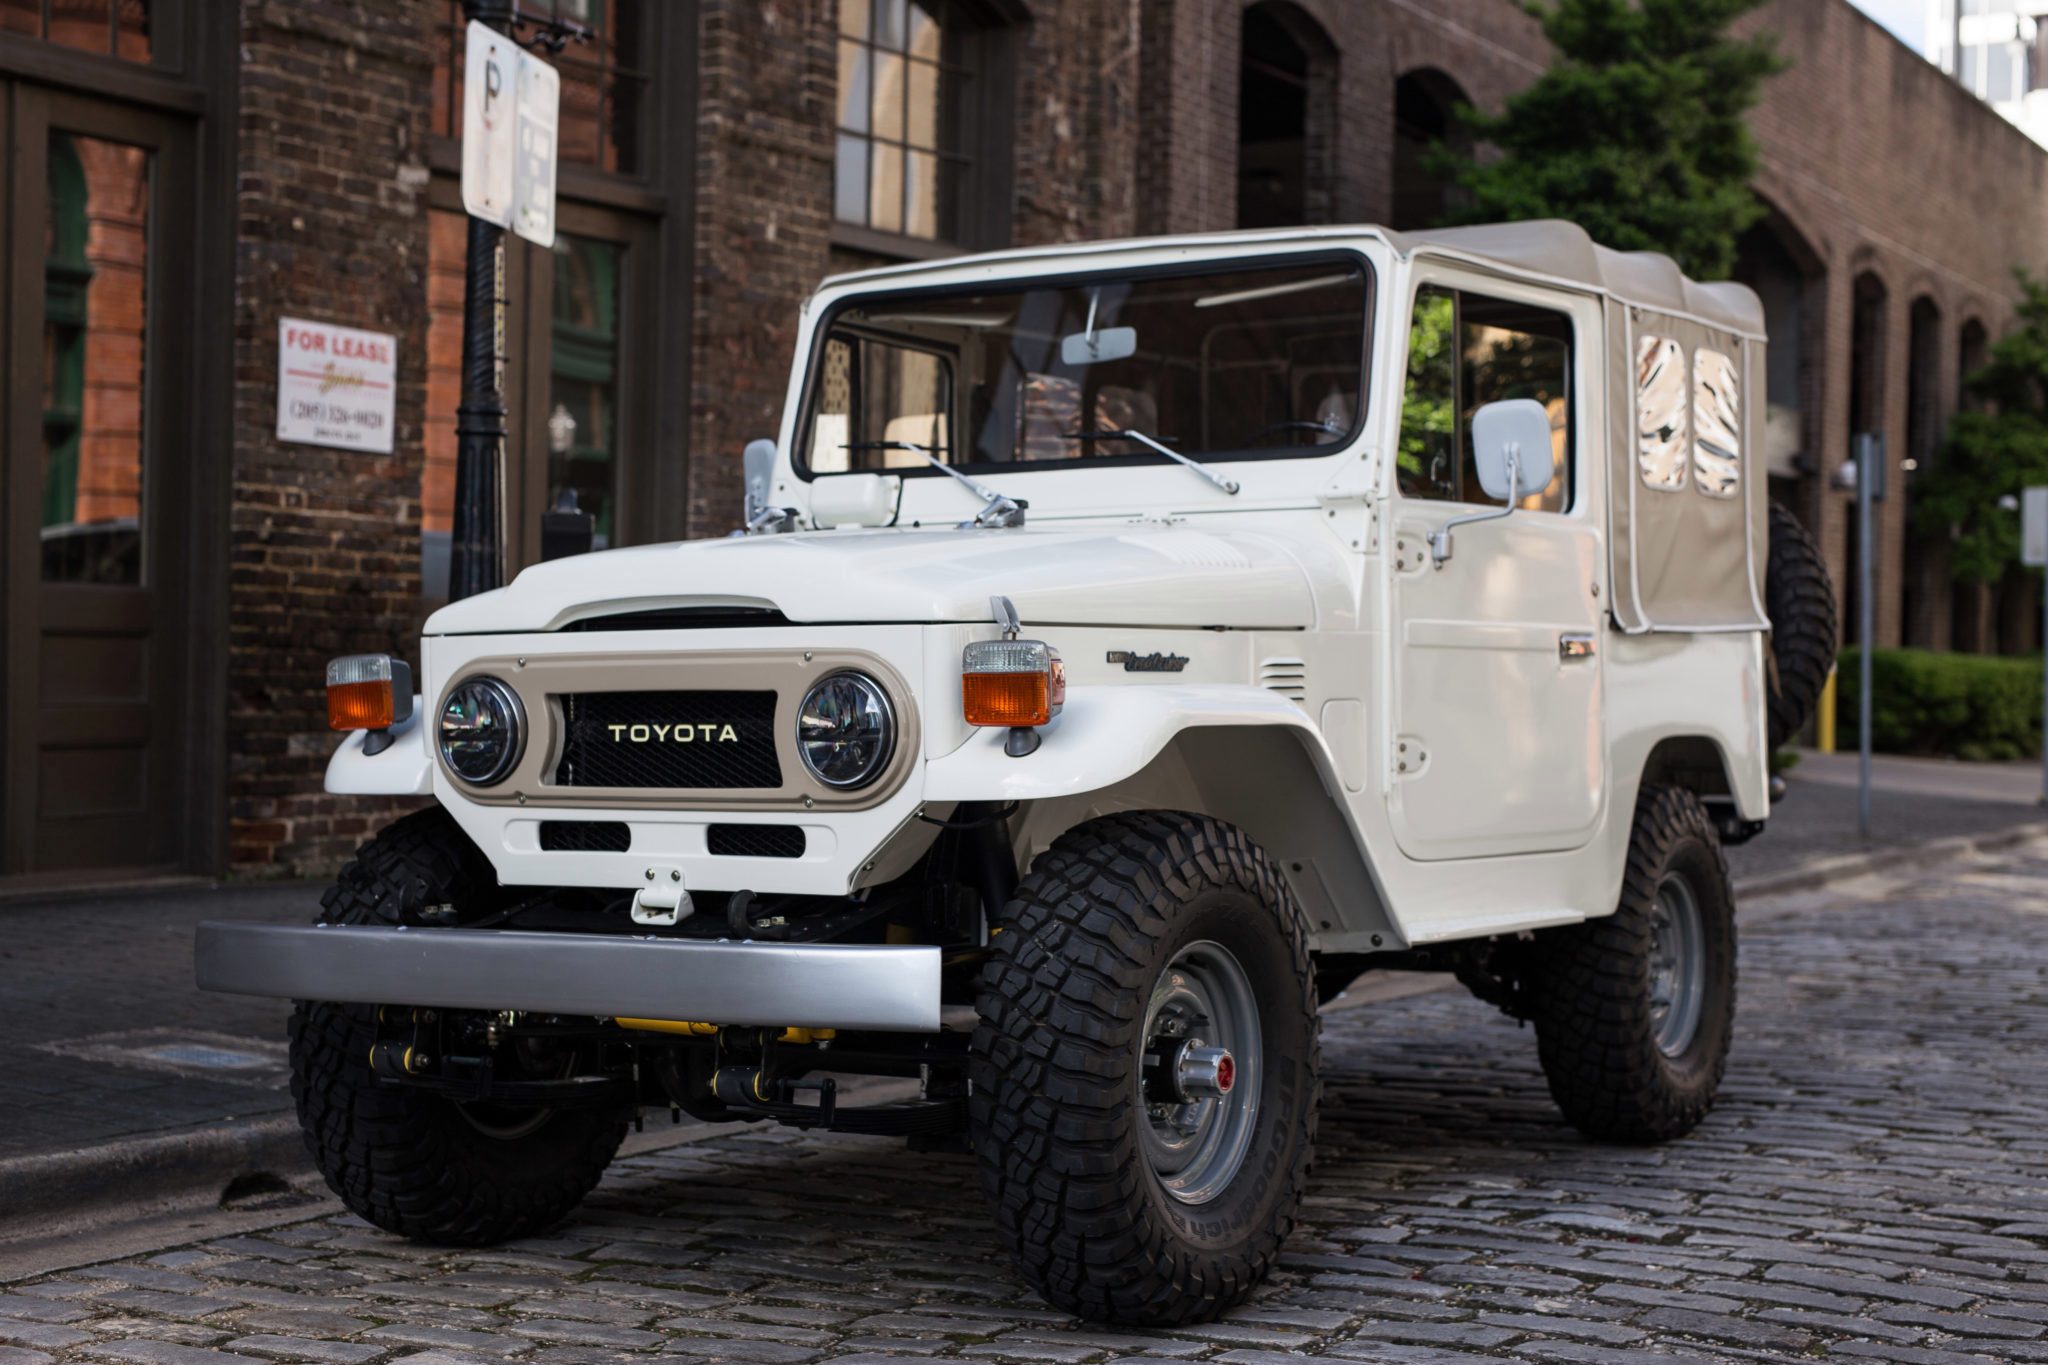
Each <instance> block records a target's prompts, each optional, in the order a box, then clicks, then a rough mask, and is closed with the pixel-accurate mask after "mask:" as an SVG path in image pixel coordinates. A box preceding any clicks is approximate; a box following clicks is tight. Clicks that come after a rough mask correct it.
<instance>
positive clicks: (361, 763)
mask: <svg viewBox="0 0 2048 1365" xmlns="http://www.w3.org/2000/svg"><path fill="white" fill-rule="evenodd" d="M420 716H421V707H420V699H419V698H418V697H414V698H413V699H412V714H411V715H410V716H407V717H406V718H405V719H404V720H402V721H400V722H399V723H398V724H396V725H394V726H392V727H391V738H392V744H391V747H389V748H387V749H385V750H384V751H383V752H382V753H379V754H366V753H364V752H363V741H364V739H365V738H367V737H368V734H369V732H368V731H367V730H357V731H355V732H354V733H352V734H349V735H345V736H344V737H343V738H342V741H341V746H340V747H339V748H337V749H336V750H335V751H334V757H332V758H330V759H328V760H327V782H326V786H327V790H328V791H329V792H330V793H332V794H333V795H335V796H432V795H433V794H434V760H433V755H431V754H429V753H428V752H427V733H426V727H425V726H424V725H422V724H421V723H420Z"/></svg>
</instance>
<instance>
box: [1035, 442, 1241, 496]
mask: <svg viewBox="0 0 2048 1365" xmlns="http://www.w3.org/2000/svg"><path fill="white" fill-rule="evenodd" d="M1062 434H1063V435H1064V436H1065V438H1066V439H1067V440H1069V441H1136V442H1137V443H1138V444H1139V445H1141V446H1147V447H1149V448H1150V449H1152V450H1155V451H1157V452H1159V453H1160V454H1161V455H1164V456H1165V457H1166V458H1167V459H1169V460H1172V461H1174V462H1175V463H1177V464H1183V465H1186V466H1187V467H1188V468H1189V469H1192V470H1194V471H1195V473H1197V474H1200V475H1201V476H1202V477H1203V478H1205V479H1207V480H1208V481H1209V482H1210V483H1213V484H1215V485H1216V486H1217V487H1218V488H1220V489H1222V490H1223V491H1224V492H1226V493H1230V494H1233V495H1234V494H1235V493H1236V492H1237V490H1238V482H1237V480H1235V479H1226V478H1224V477H1223V476H1222V475H1221V474H1218V473H1217V472H1216V471H1215V470H1213V469H1211V468H1209V466H1207V465H1205V464H1201V463H1199V462H1197V461H1195V460H1191V459H1189V458H1188V457H1187V456H1185V455H1183V454H1181V453H1180V452H1179V451H1178V450H1169V449H1168V448H1167V447H1166V446H1164V445H1162V444H1161V443H1160V442H1158V441H1155V440H1153V439H1152V438H1151V437H1150V436H1147V435H1146V434H1145V433H1144V432H1142V431H1137V430H1134V429H1132V428H1130V427H1119V428H1117V429H1115V430H1113V431H1071V432H1065V433H1062Z"/></svg>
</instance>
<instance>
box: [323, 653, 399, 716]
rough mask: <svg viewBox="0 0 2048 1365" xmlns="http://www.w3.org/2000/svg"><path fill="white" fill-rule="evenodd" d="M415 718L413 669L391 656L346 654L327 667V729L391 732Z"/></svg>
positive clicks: (332, 660)
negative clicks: (396, 726) (392, 729)
mask: <svg viewBox="0 0 2048 1365" xmlns="http://www.w3.org/2000/svg"><path fill="white" fill-rule="evenodd" d="M411 718H412V669H411V667H410V666H408V665H407V664H406V662H405V661H404V660H403V659H394V658H392V657H391V656H390V655H389V654H344V655H342V657H340V658H339V659H330V660H328V663H327V728H328V729H330V730H388V729H390V728H391V727H392V726H394V725H397V724H399V723H400V722H401V721H406V720H410V719H411Z"/></svg>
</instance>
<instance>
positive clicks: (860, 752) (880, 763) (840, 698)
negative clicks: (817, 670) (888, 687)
mask: <svg viewBox="0 0 2048 1365" xmlns="http://www.w3.org/2000/svg"><path fill="white" fill-rule="evenodd" d="M796 747H797V752H799V753H801V754H802V755H803V759H804V766H805V767H806V768H809V769H810V770H811V776H813V777H815V778H817V779H818V780H819V781H820V782H823V783H824V784H825V785H826V786H828V787H865V786H866V785H867V784H868V783H870V782H872V781H874V780H875V779H876V778H877V777H879V776H881V774H882V769H884V768H886V767H888V766H889V755H890V753H891V752H892V751H893V750H894V749H895V747H896V715H895V713H894V712H893V711H891V710H890V709H889V694H888V693H886V692H884V691H883V690H882V686H881V684H880V683H878V682H876V681H875V680H874V679H873V678H870V677H867V676H865V675H864V674H860V673H834V674H833V675H832V676H831V677H829V678H821V679H820V680H819V681H818V683H817V684H816V685H815V686H814V687H812V688H811V690H810V691H809V692H807V693H805V694H804V704H803V709H802V710H801V711H799V712H798V713H797V720H796Z"/></svg>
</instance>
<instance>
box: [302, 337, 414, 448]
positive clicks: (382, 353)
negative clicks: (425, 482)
mask: <svg viewBox="0 0 2048 1365" xmlns="http://www.w3.org/2000/svg"><path fill="white" fill-rule="evenodd" d="M397 378H398V338H397V337H394V336H390V335H388V334H386V333H383V332H364V331H359V330H357V329H356V328H354V327H336V326H334V325H332V324H331V323H325V322H306V321H304V320H302V319H300V318H279V319H278V322H277V439H278V440H280V441H298V442H300V443H302V444H305V445H316V446H337V447H339V448H341V449H343V450H374V451H377V452H379V453H381V454H385V455H388V454H390V453H391V427H392V414H393V409H394V401H395V398H396V390H395V387H394V386H395V385H396V383H397Z"/></svg>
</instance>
